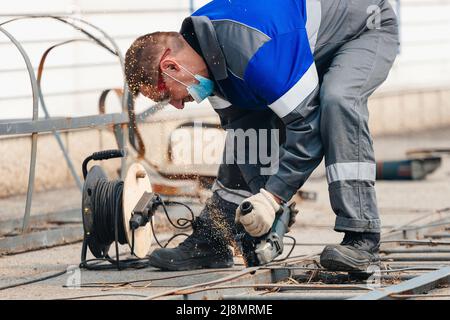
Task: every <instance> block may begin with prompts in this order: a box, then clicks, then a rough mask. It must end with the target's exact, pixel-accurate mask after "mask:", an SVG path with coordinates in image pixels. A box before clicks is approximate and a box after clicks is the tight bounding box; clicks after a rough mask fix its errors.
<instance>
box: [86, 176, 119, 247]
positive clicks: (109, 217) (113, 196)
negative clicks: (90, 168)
mask: <svg viewBox="0 0 450 320" xmlns="http://www.w3.org/2000/svg"><path fill="white" fill-rule="evenodd" d="M122 195H123V181H120V180H113V181H108V180H106V179H102V180H99V181H98V183H97V185H96V187H95V189H94V190H93V196H92V197H93V199H94V206H93V207H94V208H93V210H94V230H95V237H96V240H97V241H98V243H100V244H103V245H108V244H110V243H112V242H113V241H115V240H116V239H117V241H118V242H119V243H120V244H126V243H127V239H126V235H125V227H124V225H123V210H122Z"/></svg>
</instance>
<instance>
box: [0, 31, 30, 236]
mask: <svg viewBox="0 0 450 320" xmlns="http://www.w3.org/2000/svg"><path fill="white" fill-rule="evenodd" d="M0 31H1V32H2V33H3V34H5V35H6V36H7V37H8V38H9V39H10V40H11V42H12V43H13V44H14V46H16V48H17V49H18V50H19V52H20V54H21V56H22V58H23V59H24V61H25V64H26V66H27V70H28V76H29V78H30V82H31V91H32V94H33V121H35V120H37V119H38V117H39V100H38V99H39V97H38V92H39V87H38V84H37V80H36V75H35V73H34V70H33V66H32V64H31V61H30V58H29V57H28V54H27V53H26V51H25V49H24V48H23V47H22V45H21V44H20V43H19V42H18V41H17V40H16V38H14V37H13V35H12V34H10V33H9V32H8V31H6V30H5V29H4V28H3V27H2V26H0ZM37 138H38V137H37V133H36V132H32V135H31V157H30V171H29V175H28V190H27V200H26V204H25V213H24V217H23V226H22V231H25V230H26V229H27V228H28V220H29V218H30V212H31V202H32V198H33V189H34V177H35V173H36V154H37Z"/></svg>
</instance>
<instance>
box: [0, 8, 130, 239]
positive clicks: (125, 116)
mask: <svg viewBox="0 0 450 320" xmlns="http://www.w3.org/2000/svg"><path fill="white" fill-rule="evenodd" d="M38 18H41V19H54V20H56V21H59V22H62V23H64V24H67V25H69V26H71V27H73V28H74V29H75V30H78V31H80V32H81V33H83V34H84V35H86V36H87V39H89V40H90V41H92V42H93V43H94V44H97V45H99V46H101V47H103V48H105V49H106V50H108V51H109V52H111V53H112V54H114V55H116V56H117V57H118V59H119V63H120V66H121V68H122V71H124V59H123V56H122V54H121V52H120V49H119V47H118V45H117V43H116V42H115V41H114V40H113V39H112V38H111V37H110V36H109V35H108V34H107V33H106V32H105V31H104V30H102V29H101V28H99V27H97V26H95V25H93V24H91V23H89V22H87V21H85V20H82V19H79V18H74V17H63V16H52V15H31V16H22V17H16V18H13V19H10V20H7V21H5V22H2V23H1V24H0V32H2V33H3V34H4V35H6V36H7V37H8V38H9V39H10V41H11V43H12V44H13V45H14V46H15V47H16V48H17V49H18V51H19V52H20V54H21V56H22V58H23V60H24V61H25V64H26V67H27V71H28V75H29V79H30V83H31V88H32V101H33V105H32V108H33V116H32V119H31V120H19V121H2V122H0V135H17V134H21V135H23V134H31V155H30V169H29V177H28V187H27V198H26V205H25V212H24V216H23V224H22V232H25V231H26V230H27V229H28V227H29V220H30V212H31V204H32V199H33V190H34V182H35V171H36V155H37V140H38V135H39V134H40V133H46V132H52V133H53V134H54V136H55V138H56V140H57V142H58V145H59V147H60V148H61V150H62V152H63V154H64V158H65V160H66V162H67V164H68V167H69V169H70V171H71V173H72V175H73V177H74V179H75V181H76V183H77V185H78V187H79V188H81V182H80V179H79V177H78V175H77V174H76V171H75V169H74V166H73V163H72V161H71V159H70V156H69V154H68V152H67V150H66V148H65V147H64V145H63V143H62V141H61V138H60V135H59V132H60V131H70V130H75V129H82V128H93V127H103V126H108V125H113V126H114V128H115V131H117V132H119V133H120V137H121V139H119V140H118V143H119V144H120V145H119V147H120V148H122V149H125V150H126V148H127V147H126V141H127V138H128V132H127V130H125V128H126V127H125V126H128V123H129V122H130V121H129V120H130V113H131V112H132V111H133V110H132V108H130V101H132V97H131V96H130V94H129V92H128V88H127V85H126V83H124V86H123V95H122V103H121V105H122V112H121V113H112V114H106V115H95V116H84V117H71V118H52V117H51V116H50V114H49V112H48V110H47V108H46V105H45V100H44V96H43V93H42V89H41V85H40V80H41V76H42V68H43V61H44V59H45V57H46V55H47V54H48V52H49V50H51V49H53V48H54V47H56V46H61V45H64V44H68V43H71V42H74V41H76V40H69V41H65V42H63V43H59V44H58V45H56V46H52V47H51V48H49V50H47V51H46V53H45V54H44V56H43V60H41V65H40V68H39V73H38V76H36V73H35V71H34V69H33V66H32V65H31V61H30V58H29V56H28V54H27V52H26V51H25V49H24V48H23V46H22V45H21V44H20V42H19V41H18V40H17V39H16V38H15V37H14V36H13V35H12V34H11V33H9V32H8V31H7V30H6V29H5V28H4V26H5V25H6V24H9V23H12V22H14V21H18V20H23V19H38ZM86 27H89V28H91V29H93V30H95V31H96V32H99V33H100V34H101V35H102V37H103V38H105V39H106V40H107V41H108V42H109V45H107V44H105V43H103V42H102V41H101V40H99V38H98V37H95V36H94V35H93V34H92V33H90V32H89V31H87V30H86ZM87 39H84V40H83V41H86V40H87ZM110 46H111V47H112V48H111V47H110ZM39 105H40V106H41V107H42V109H43V110H44V113H45V119H41V118H39ZM128 127H129V131H130V132H133V130H134V127H133V126H128ZM132 144H133V143H132ZM125 164H126V159H123V160H122V169H124V168H125ZM123 171H124V170H122V172H123Z"/></svg>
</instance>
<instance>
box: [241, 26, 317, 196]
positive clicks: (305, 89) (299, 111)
mask: <svg viewBox="0 0 450 320" xmlns="http://www.w3.org/2000/svg"><path fill="white" fill-rule="evenodd" d="M244 80H245V81H246V83H247V84H248V85H249V86H250V88H251V89H252V91H253V92H254V93H255V94H256V95H257V96H258V97H260V98H261V99H263V100H264V101H265V102H266V103H267V105H268V106H269V107H270V108H271V109H272V110H273V111H274V112H275V113H276V114H277V115H278V116H279V117H280V118H281V119H282V121H283V122H284V124H285V127H286V141H285V143H284V144H283V145H282V146H281V147H280V150H279V163H278V164H277V165H278V169H277V170H274V174H273V175H272V176H271V177H270V178H269V180H268V181H267V183H266V186H265V187H266V189H267V190H268V191H269V192H271V193H273V194H275V195H277V196H278V197H280V198H281V199H283V200H284V201H288V200H289V199H290V198H291V197H292V196H293V194H294V193H295V192H296V191H297V190H298V189H299V188H300V187H301V186H302V185H303V184H304V182H305V181H306V180H307V179H308V177H309V176H310V175H311V173H312V171H313V170H314V169H315V168H316V167H317V166H318V164H319V163H320V161H321V159H322V143H321V139H320V134H319V123H320V121H319V120H320V108H319V104H318V103H317V99H316V98H317V96H318V92H319V81H318V76H317V70H316V67H315V64H314V59H313V55H312V53H311V48H310V46H309V41H308V37H307V34H306V30H305V29H297V30H295V31H294V32H290V33H287V34H282V35H279V36H277V37H276V38H274V39H271V40H270V41H269V42H267V43H265V44H264V45H263V46H262V47H261V48H260V49H259V50H258V51H257V52H256V54H255V55H254V56H253V57H252V59H251V60H250V62H249V64H248V67H247V69H246V71H245V76H244ZM275 169H276V168H275Z"/></svg>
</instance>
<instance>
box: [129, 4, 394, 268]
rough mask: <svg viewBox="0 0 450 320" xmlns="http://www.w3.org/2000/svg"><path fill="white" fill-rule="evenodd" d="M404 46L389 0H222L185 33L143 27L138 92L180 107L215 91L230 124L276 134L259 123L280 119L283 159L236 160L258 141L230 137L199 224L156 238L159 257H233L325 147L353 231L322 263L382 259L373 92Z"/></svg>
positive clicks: (135, 48) (135, 73)
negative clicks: (161, 242)
mask: <svg viewBox="0 0 450 320" xmlns="http://www.w3.org/2000/svg"><path fill="white" fill-rule="evenodd" d="M397 51H398V26H397V19H396V15H395V12H394V11H393V9H392V7H391V6H390V4H389V2H388V1H387V0H359V1H351V0H341V1H334V0H239V1H238V0H233V1H229V0H214V1H211V2H209V3H208V4H206V5H205V6H203V7H202V8H200V9H198V10H197V11H196V12H194V13H193V14H192V16H190V17H188V18H186V19H185V20H184V21H183V24H182V26H181V30H180V32H179V33H178V32H155V33H152V34H147V35H144V36H142V37H140V38H138V39H137V40H136V41H135V42H134V43H133V44H132V45H131V47H130V48H129V50H128V52H127V54H126V66H125V72H126V77H127V82H128V85H129V87H130V90H131V91H132V93H133V94H135V95H137V94H138V93H141V94H143V95H144V96H146V97H148V98H150V99H151V100H154V101H163V100H167V99H168V100H169V102H170V104H172V105H173V106H175V107H176V108H178V109H182V108H183V107H184V103H185V102H189V101H196V102H201V101H203V100H204V99H206V98H208V99H209V101H210V102H211V104H212V106H213V107H214V109H215V111H216V112H217V113H218V115H219V117H220V120H221V125H222V127H223V128H224V129H227V130H235V131H234V132H238V131H239V129H241V132H246V130H254V131H255V132H256V133H257V134H258V135H259V136H258V138H259V139H263V140H264V139H267V140H268V141H269V142H268V144H269V145H270V142H273V139H272V135H271V134H270V133H269V134H265V135H264V136H262V135H261V132H264V130H260V129H266V130H268V131H270V132H277V131H276V130H277V129H278V130H279V131H278V132H279V135H278V140H277V143H276V147H277V148H278V147H279V150H278V151H279V154H278V158H277V160H278V161H276V164H274V163H271V164H270V167H267V163H264V161H262V160H261V159H258V161H256V162H257V163H256V164H255V163H254V162H255V161H253V162H252V161H240V162H239V161H234V162H233V161H229V160H230V158H234V160H236V159H238V158H242V157H241V156H240V155H239V153H242V152H247V153H248V152H252V151H254V149H255V148H256V147H255V146H254V145H251V143H250V142H248V143H246V144H245V150H242V147H241V148H238V147H237V146H236V144H235V143H234V142H235V141H234V138H233V137H232V138H231V139H230V138H229V137H228V138H227V141H226V147H225V149H226V150H227V149H228V150H227V151H228V154H226V152H224V161H223V162H222V164H221V165H220V167H219V172H218V177H217V179H216V181H215V183H214V186H213V195H212V197H211V198H210V199H209V200H208V201H207V203H206V205H205V208H204V209H203V211H202V212H201V214H200V216H199V217H198V218H197V219H196V220H195V221H194V223H193V233H192V235H190V236H189V237H188V238H187V239H186V240H185V241H184V242H182V243H181V244H180V245H179V246H178V247H176V248H171V249H169V248H163V249H157V250H155V251H154V252H153V253H152V254H151V256H150V263H151V264H152V265H153V266H155V267H158V268H161V269H166V270H190V269H197V268H224V267H231V266H232V265H233V257H232V252H231V250H230V249H229V245H230V244H232V243H233V241H234V236H235V235H236V233H237V232H239V231H240V228H242V226H243V227H244V228H245V230H246V232H248V233H249V234H250V235H252V236H255V237H258V236H261V235H264V234H265V233H267V232H268V231H269V229H270V228H271V226H272V224H273V221H274V218H275V213H276V212H277V210H278V209H279V207H280V203H281V202H287V201H289V200H290V199H291V197H292V196H293V195H294V194H295V193H296V191H297V190H298V189H299V188H301V187H302V186H303V184H304V183H305V181H306V180H307V179H308V177H309V176H310V175H311V173H312V172H313V170H314V169H315V168H316V167H317V166H318V165H319V163H320V162H321V160H322V158H323V157H325V166H326V175H327V180H328V184H329V197H330V202H331V206H332V208H333V211H334V213H335V214H336V223H335V227H334V229H335V230H336V231H337V232H344V233H345V236H344V238H343V240H342V243H341V244H339V245H330V246H326V247H325V249H324V250H323V252H322V254H321V258H320V262H321V264H322V266H323V267H325V268H327V269H329V270H336V271H338V270H350V271H351V270H357V271H365V270H367V269H368V268H369V267H370V266H371V265H376V264H379V255H378V253H379V244H380V218H379V215H378V209H377V200H376V196H375V188H374V184H375V159H374V151H373V146H372V139H371V135H370V132H369V126H368V118H369V113H368V108H367V99H368V97H369V96H370V95H371V94H372V93H373V92H374V90H375V89H376V88H377V87H378V86H380V84H381V83H383V81H384V80H385V79H386V77H387V75H388V73H389V70H390V69H391V67H392V64H393V62H394V60H395V57H396V54H397ZM273 130H275V131H273ZM230 132H233V131H230ZM230 148H232V150H231V151H232V155H231V157H230V154H229V153H230V152H229V151H230V150H229V149H230ZM272 149H274V148H273V143H272ZM272 151H275V150H272ZM246 160H248V159H247V158H246ZM274 168H275V170H272V171H273V172H270V170H271V169H274ZM264 169H267V170H266V171H264ZM267 172H269V173H270V174H267ZM244 200H246V201H249V202H251V203H252V204H253V207H254V210H253V211H252V212H251V214H249V215H245V216H243V215H241V214H240V212H239V209H238V206H239V204H240V203H242V201H244ZM237 222H238V223H237Z"/></svg>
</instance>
